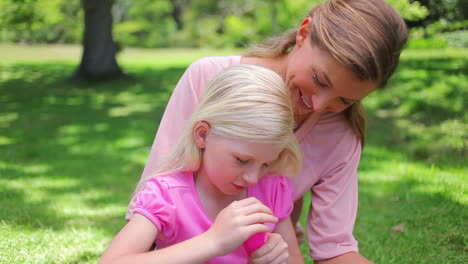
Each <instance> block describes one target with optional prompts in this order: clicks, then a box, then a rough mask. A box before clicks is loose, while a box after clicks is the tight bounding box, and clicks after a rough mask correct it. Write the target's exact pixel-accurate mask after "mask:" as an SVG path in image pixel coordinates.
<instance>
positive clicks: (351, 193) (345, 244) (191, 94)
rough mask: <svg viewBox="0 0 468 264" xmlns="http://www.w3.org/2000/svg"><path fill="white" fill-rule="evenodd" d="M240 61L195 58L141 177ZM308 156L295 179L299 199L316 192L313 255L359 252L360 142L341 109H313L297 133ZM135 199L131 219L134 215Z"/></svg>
mask: <svg viewBox="0 0 468 264" xmlns="http://www.w3.org/2000/svg"><path fill="white" fill-rule="evenodd" d="M239 63H241V56H224V57H206V58H202V59H199V60H197V61H195V62H194V63H192V64H191V65H190V66H189V67H188V68H187V70H186V71H185V73H184V74H183V76H182V77H181V79H180V80H179V82H178V84H177V86H176V88H175V89H174V91H173V93H172V95H171V99H170V100H169V102H168V105H167V107H166V110H165V112H164V115H163V117H162V120H161V122H160V124H159V128H158V132H157V134H156V138H155V140H154V143H153V146H152V148H151V153H150V155H149V158H148V161H147V163H146V166H145V169H144V171H143V175H142V177H145V176H148V175H151V173H152V172H153V171H154V169H155V167H156V165H157V163H158V161H160V160H161V157H163V156H165V155H166V154H167V153H168V152H169V151H170V150H171V147H172V146H173V145H174V144H175V142H176V141H177V139H178V137H179V136H180V135H181V133H182V130H183V128H184V126H185V124H186V121H187V120H188V119H189V118H190V117H191V115H192V113H193V112H194V111H195V108H196V106H197V105H198V103H199V101H200V98H201V96H202V94H203V92H204V89H205V88H206V87H207V85H208V83H209V81H210V80H211V79H212V78H213V77H214V76H215V75H216V74H217V73H219V72H220V71H222V70H224V69H226V68H228V67H230V66H232V65H236V64H239ZM295 135H296V137H297V139H298V141H299V144H300V145H301V149H302V155H303V159H304V163H303V168H302V171H301V172H300V174H299V175H298V176H297V177H295V178H294V187H295V192H296V199H298V198H300V197H302V196H303V195H304V194H305V193H306V192H307V191H309V190H310V191H311V192H312V203H311V205H310V213H309V217H308V221H307V232H308V240H309V247H310V251H311V256H312V258H313V259H314V260H322V259H328V258H332V257H336V256H338V255H341V254H344V253H347V252H350V251H356V252H357V251H358V243H357V241H356V240H355V239H354V236H353V228H354V223H355V220H356V213H357V203H358V185H357V183H358V182H357V167H358V165H359V160H360V157H361V142H360V139H359V138H358V136H357V135H356V134H355V133H354V132H353V131H352V129H351V128H350V126H349V125H348V122H347V121H346V119H345V117H344V115H343V114H342V113H331V112H324V113H314V114H312V115H311V116H309V118H308V119H307V120H306V121H305V122H304V123H303V124H302V125H301V127H300V128H299V129H298V130H297V131H296V132H295ZM134 205H135V201H131V202H130V205H129V209H128V212H127V216H126V217H127V219H130V218H131V216H132V212H133V208H134Z"/></svg>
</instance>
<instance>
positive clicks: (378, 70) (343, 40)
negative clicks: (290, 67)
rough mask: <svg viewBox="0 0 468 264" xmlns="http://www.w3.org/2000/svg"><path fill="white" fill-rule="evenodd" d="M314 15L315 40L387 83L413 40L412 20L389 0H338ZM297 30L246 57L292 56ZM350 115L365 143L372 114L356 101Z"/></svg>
mask: <svg viewBox="0 0 468 264" xmlns="http://www.w3.org/2000/svg"><path fill="white" fill-rule="evenodd" d="M308 17H311V19H312V21H311V24H312V30H311V41H312V44H315V45H318V46H319V47H321V48H322V49H323V50H325V51H327V52H329V53H330V54H331V56H333V58H334V59H336V60H337V61H338V62H340V63H342V64H344V65H347V66H349V67H350V68H351V69H352V70H353V72H354V73H356V76H357V77H358V78H359V79H361V80H371V81H375V82H376V83H377V86H378V88H384V87H385V85H386V84H387V82H388V80H389V78H390V77H391V76H392V74H393V73H394V72H395V70H396V68H397V66H398V62H399V58H400V53H401V50H402V49H403V47H404V45H405V43H406V41H407V38H408V34H407V28H406V24H405V22H404V20H403V18H402V17H401V16H400V15H399V14H398V12H397V11H396V10H395V9H394V8H393V7H392V6H390V5H389V4H388V3H386V2H385V1H384V0H332V1H327V2H324V3H322V4H319V5H317V6H315V7H314V8H313V9H312V10H311V11H310V12H309V14H308ZM296 32H297V30H288V31H286V32H285V33H284V34H283V35H281V36H279V37H274V38H271V39H268V40H266V41H265V42H263V43H260V44H259V45H258V46H257V47H255V48H253V49H252V50H250V51H249V52H247V53H246V54H244V55H245V56H252V57H279V56H283V55H286V54H288V53H289V51H290V50H291V49H292V48H293V47H294V45H295V44H296ZM344 114H345V116H346V118H347V119H348V121H349V123H350V125H351V127H352V129H353V130H354V131H355V132H356V133H357V134H358V136H359V137H360V138H361V142H362V144H363V145H364V141H365V130H366V117H365V114H364V109H363V107H362V105H361V103H355V104H353V105H352V106H350V107H349V108H347V109H346V110H345V112H344Z"/></svg>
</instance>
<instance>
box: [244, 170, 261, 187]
mask: <svg viewBox="0 0 468 264" xmlns="http://www.w3.org/2000/svg"><path fill="white" fill-rule="evenodd" d="M243 179H244V181H246V182H247V183H248V184H249V185H253V184H256V183H257V182H258V181H259V179H260V170H259V169H257V168H253V169H250V170H248V171H246V172H245V173H244V175H243Z"/></svg>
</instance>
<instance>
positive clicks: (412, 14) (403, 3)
mask: <svg viewBox="0 0 468 264" xmlns="http://www.w3.org/2000/svg"><path fill="white" fill-rule="evenodd" d="M385 1H386V2H387V3H389V4H390V5H392V6H393V7H394V8H395V9H396V10H397V11H398V12H399V13H400V14H401V16H402V17H403V18H405V19H407V20H411V21H414V20H421V19H423V18H425V17H426V16H427V15H428V14H429V10H428V8H426V7H425V6H422V5H421V3H420V1H408V0H385ZM410 2H412V3H410Z"/></svg>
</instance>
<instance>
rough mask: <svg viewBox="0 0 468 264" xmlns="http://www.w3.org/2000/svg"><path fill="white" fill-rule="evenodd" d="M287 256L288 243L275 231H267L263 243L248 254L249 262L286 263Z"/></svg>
mask: <svg viewBox="0 0 468 264" xmlns="http://www.w3.org/2000/svg"><path fill="white" fill-rule="evenodd" d="M288 258H289V252H288V244H287V243H286V241H284V239H283V237H282V236H281V235H280V234H277V233H269V234H268V240H267V242H266V243H265V245H263V246H262V247H261V248H259V249H257V250H256V251H254V252H253V253H252V255H250V258H249V264H286V263H288Z"/></svg>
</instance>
